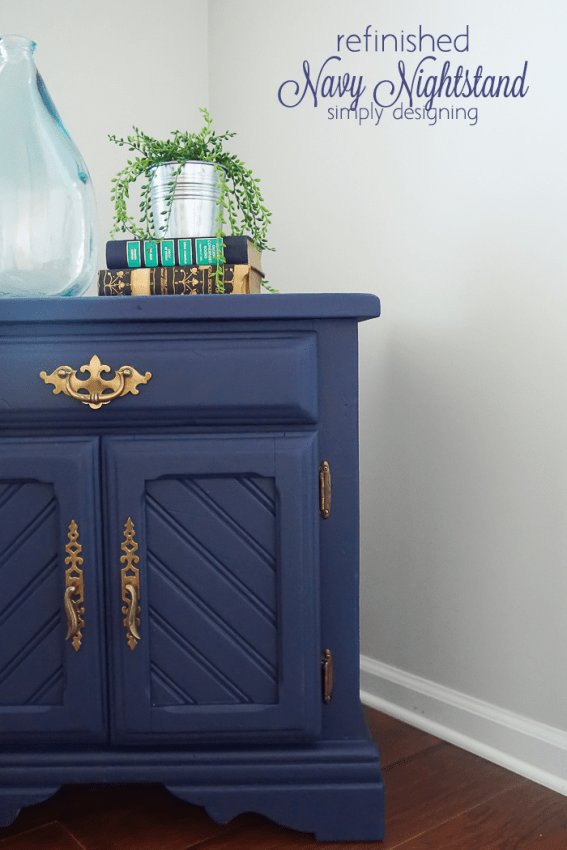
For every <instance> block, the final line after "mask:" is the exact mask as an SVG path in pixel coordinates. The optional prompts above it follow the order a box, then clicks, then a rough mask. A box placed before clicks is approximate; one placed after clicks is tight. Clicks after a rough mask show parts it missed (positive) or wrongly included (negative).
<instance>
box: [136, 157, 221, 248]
mask: <svg viewBox="0 0 567 850" xmlns="http://www.w3.org/2000/svg"><path fill="white" fill-rule="evenodd" d="M177 168H179V163H177V162H165V163H163V165H157V166H156V167H155V169H154V170H153V173H152V177H151V183H150V198H151V202H152V213H153V217H154V226H155V231H156V234H157V235H158V236H160V237H161V238H162V239H163V238H169V239H175V238H184V237H188V236H213V235H214V233H215V232H216V230H217V219H218V216H219V208H220V193H221V186H220V181H219V177H218V174H217V173H216V171H215V167H214V165H213V164H212V163H211V162H193V161H191V162H186V163H185V165H184V166H183V167H182V169H181V172H180V174H179V176H178V178H177V184H176V186H175V193H174V196H173V203H172V205H171V212H169V213H168V208H167V203H166V197H167V195H168V193H169V191H170V189H169V183H170V182H171V180H172V179H173V174H174V173H175V171H176V169H177Z"/></svg>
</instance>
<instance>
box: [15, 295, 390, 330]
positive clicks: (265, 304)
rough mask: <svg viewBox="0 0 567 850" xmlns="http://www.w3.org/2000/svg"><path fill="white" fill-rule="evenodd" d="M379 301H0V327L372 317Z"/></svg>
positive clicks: (218, 297)
mask: <svg viewBox="0 0 567 850" xmlns="http://www.w3.org/2000/svg"><path fill="white" fill-rule="evenodd" d="M379 315H380V301H379V299H378V298H377V297H376V296H375V295H371V294H368V293H324V294H286V295H280V294H278V295H272V294H261V295H233V296H224V297H223V296H222V295H196V296H187V295H152V296H141V297H140V296H116V297H114V298H113V297H102V296H95V297H90V298H89V297H78V298H3V299H0V326H1V325H2V324H4V323H11V322H61V321H78V322H82V321H95V322H96V321H103V322H109V321H117V322H123V321H131V320H142V321H144V320H147V321H152V320H153V321H156V320H158V321H169V320H171V321H192V320H194V321H219V320H231V319H232V320H234V319H237V320H241V321H246V320H255V319H258V320H269V319H357V320H358V321H364V320H365V319H373V318H375V317H376V316H379Z"/></svg>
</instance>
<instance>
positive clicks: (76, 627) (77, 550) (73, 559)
mask: <svg viewBox="0 0 567 850" xmlns="http://www.w3.org/2000/svg"><path fill="white" fill-rule="evenodd" d="M67 537H68V538H69V542H68V543H67V545H66V546H65V551H66V552H67V557H66V558H65V563H66V564H71V566H70V567H69V569H68V570H65V597H64V600H63V601H64V604H65V613H66V614H67V627H68V628H67V636H66V638H65V640H69V638H73V640H72V644H73V647H74V649H75V652H78V651H79V649H80V646H81V641H82V639H83V635H82V632H81V629H82V628H84V626H85V621H84V620H83V614H84V613H85V609H84V608H79V605H80V604H81V602H83V591H84V588H83V571H82V570H81V569H79V564H82V563H83V559H82V558H81V557H80V555H81V552H82V551H83V547H82V546H81V544H80V543H78V542H77V541H78V538H79V531H78V526H77V523H76V522H75V520H74V519H73V520H71V522H70V523H69V533H68V534H67ZM72 597H75V598H74V599H73V598H72Z"/></svg>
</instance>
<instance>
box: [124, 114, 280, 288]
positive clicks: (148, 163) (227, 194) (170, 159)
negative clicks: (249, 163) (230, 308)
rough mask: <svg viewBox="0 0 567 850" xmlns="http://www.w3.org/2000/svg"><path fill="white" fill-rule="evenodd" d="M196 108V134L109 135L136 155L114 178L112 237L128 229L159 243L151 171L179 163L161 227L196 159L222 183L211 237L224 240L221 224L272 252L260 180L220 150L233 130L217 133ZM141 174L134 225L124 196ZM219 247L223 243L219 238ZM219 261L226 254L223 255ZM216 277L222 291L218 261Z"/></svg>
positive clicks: (129, 231) (169, 186) (170, 184)
mask: <svg viewBox="0 0 567 850" xmlns="http://www.w3.org/2000/svg"><path fill="white" fill-rule="evenodd" d="M200 112H201V113H202V114H203V118H204V121H205V123H204V125H203V127H202V129H201V130H200V132H199V133H188V132H185V133H182V132H180V131H179V130H175V131H173V132H172V133H171V138H170V139H167V140H165V141H160V140H159V139H154V138H153V137H152V136H148V135H147V134H146V133H143V132H142V131H141V130H139V129H138V128H137V127H133V130H134V133H133V134H132V135H131V136H127V137H126V138H125V139H119V138H117V137H116V136H114V135H109V137H108V138H109V139H110V141H111V142H114V143H115V144H117V145H119V146H120V147H123V146H127V147H128V150H129V151H130V152H137V154H138V155H137V156H136V157H134V158H133V159H131V160H130V159H129V160H128V164H127V165H126V167H125V168H123V169H122V171H120V172H119V173H118V174H117V176H116V177H115V178H114V179H113V180H112V183H113V187H112V190H111V194H110V197H111V200H112V201H113V202H114V223H113V228H112V230H111V233H110V238H111V239H114V238H115V237H116V235H117V234H118V233H126V232H128V233H130V234H131V235H132V237H133V238H134V239H143V240H154V241H160V240H161V238H162V237H160V236H159V233H158V232H156V231H159V230H160V228H159V227H156V223H155V221H154V218H153V213H152V205H151V199H150V189H151V183H150V181H151V176H152V170H153V169H154V168H155V167H156V166H158V165H163V164H164V163H178V166H177V167H176V168H175V169H174V171H173V173H172V177H171V180H170V182H169V185H168V193H167V195H166V197H165V203H166V219H165V225H164V229H165V228H166V227H167V222H168V220H169V216H170V214H171V208H172V204H173V199H174V195H175V188H176V185H177V180H178V178H179V174H180V173H181V169H182V168H183V166H184V165H185V163H186V162H190V161H198V162H210V163H212V164H213V165H214V168H215V172H216V174H217V175H218V178H219V182H220V187H221V193H220V204H219V215H218V218H217V220H216V232H215V233H213V234H212V236H214V237H217V238H219V239H222V237H223V235H224V234H223V225H227V224H228V225H229V227H230V233H232V234H235V235H239V234H248V235H250V237H251V238H252V240H253V241H254V242H255V244H256V246H257V247H258V248H259V249H260V250H273V249H272V248H269V247H268V242H267V230H268V225H269V223H270V218H271V213H270V212H269V211H268V210H267V209H266V207H265V206H264V199H263V197H262V194H261V192H260V188H259V185H258V184H259V182H260V181H259V179H258V178H257V177H254V176H253V174H252V172H251V171H250V170H249V169H247V168H246V166H245V165H244V163H243V162H242V160H240V159H238V157H236V156H235V155H234V154H230V153H228V152H227V151H225V150H224V149H223V143H224V142H226V141H227V140H228V139H230V138H232V137H233V136H235V135H236V133H229V132H226V133H222V134H220V135H218V134H217V133H215V132H214V130H213V129H212V123H213V122H212V118H211V117H210V115H209V113H208V110H207V109H200ZM141 177H143V178H145V182H144V183H143V184H142V186H141V187H140V205H139V206H140V215H139V222H138V223H137V222H136V220H135V219H134V217H133V216H131V215H130V214H129V213H128V200H129V197H130V188H131V187H132V186H133V184H134V183H136V181H137V180H138V179H139V178H141ZM227 219H228V221H227ZM186 235H187V236H190V235H192V234H186ZM220 245H221V246H222V242H221V243H220ZM222 262H224V257H221V263H222ZM216 275H217V278H216V282H217V288H218V289H219V291H223V286H222V273H221V267H220V265H217V272H216ZM262 285H263V286H264V287H265V288H266V289H268V290H270V292H275V291H276V290H274V289H272V288H271V287H270V286H268V285H267V282H265V281H263V282H262Z"/></svg>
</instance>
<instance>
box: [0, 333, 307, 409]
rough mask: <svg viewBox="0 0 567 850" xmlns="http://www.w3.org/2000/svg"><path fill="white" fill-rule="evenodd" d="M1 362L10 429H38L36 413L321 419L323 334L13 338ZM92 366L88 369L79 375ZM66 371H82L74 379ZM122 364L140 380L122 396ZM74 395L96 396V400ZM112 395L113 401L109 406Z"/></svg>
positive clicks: (0, 352) (0, 386)
mask: <svg viewBox="0 0 567 850" xmlns="http://www.w3.org/2000/svg"><path fill="white" fill-rule="evenodd" d="M94 357H96V358H99V360H100V363H101V364H103V365H106V366H108V367H109V371H105V370H102V369H100V367H99V369H98V373H99V375H98V377H99V380H98V383H97V382H96V380H94V379H95V378H96V371H97V370H96V368H95V366H96V361H93V358H94ZM0 363H1V370H0V411H1V417H0V420H1V422H2V423H3V424H4V425H9V424H10V423H12V424H13V423H14V422H19V421H22V420H25V422H26V424H29V425H32V424H34V423H37V417H41V419H42V421H43V422H45V421H48V422H49V421H51V420H53V421H57V423H63V424H65V423H69V424H71V425H73V426H77V425H80V426H83V425H86V424H94V423H96V424H102V423H105V422H106V423H120V422H123V421H127V422H128V423H129V424H130V425H136V424H137V423H138V424H141V423H142V422H143V423H148V422H152V421H155V423H156V424H159V425H164V426H167V425H170V424H175V423H180V422H184V423H193V422H194V423H214V422H219V423H221V424H224V423H226V424H229V423H232V422H238V423H240V422H249V423H258V424H261V423H268V422H282V423H286V422H316V421H317V337H316V334H315V333H313V332H310V331H306V332H303V333H286V332H282V333H281V334H273V333H271V334H262V333H247V334H236V333H233V334H231V333H221V332H218V333H214V334H211V333H209V334H207V335H206V334H199V333H173V334H167V333H156V334H146V335H144V336H141V335H128V336H124V337H121V336H107V335H92V336H91V335H85V336H81V337H77V336H75V337H67V338H65V337H63V338H62V337H61V335H58V336H57V337H49V336H45V337H43V338H40V339H38V338H27V339H21V338H20V339H18V338H12V339H11V340H10V341H8V340H6V341H4V342H3V343H2V344H1V345H0ZM85 364H90V365H91V373H90V374H89V371H81V367H83V366H84V365H85ZM93 364H95V365H93ZM63 367H69V368H68V370H67V376H68V375H70V374H72V372H76V375H72V376H71V378H69V380H67V378H66V376H65V370H63ZM122 367H128V369H130V370H131V371H132V370H135V373H138V375H137V377H138V379H139V380H138V381H136V380H134V379H130V385H128V383H127V382H126V383H125V384H124V389H123V390H122V391H124V390H125V391H126V392H125V394H123V395H120V394H118V393H119V391H121V390H120V382H121V380H122V378H121V377H120V375H119V374H118V375H117V373H119V371H120V370H121V369H122ZM40 373H43V377H40ZM147 373H150V374H151V377H149V378H146V375H147ZM125 374H128V372H126V373H125ZM105 381H106V382H109V385H107V384H105V383H104V382H105ZM83 382H85V383H83ZM73 392H75V394H76V393H77V392H78V394H79V395H82V396H83V397H87V396H88V394H89V393H90V394H91V395H90V404H86V403H84V402H83V401H81V400H79V399H77V398H76V397H73V395H72V394H73ZM97 393H98V398H96V397H95V394H97ZM110 393H113V394H114V395H115V396H116V397H115V398H113V399H112V400H111V401H109V402H105V401H104V399H105V397H106V396H107V395H108V394H110ZM97 403H98V407H97V406H93V404H94V405H96V404H97ZM37 424H39V423H37Z"/></svg>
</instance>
